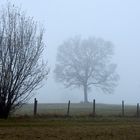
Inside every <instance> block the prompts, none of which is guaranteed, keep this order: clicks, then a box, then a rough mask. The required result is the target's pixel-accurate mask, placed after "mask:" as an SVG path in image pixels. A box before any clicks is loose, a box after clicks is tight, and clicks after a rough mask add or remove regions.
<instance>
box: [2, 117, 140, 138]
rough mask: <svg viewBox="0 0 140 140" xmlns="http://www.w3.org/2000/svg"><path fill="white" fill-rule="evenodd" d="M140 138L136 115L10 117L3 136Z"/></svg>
mask: <svg viewBox="0 0 140 140" xmlns="http://www.w3.org/2000/svg"><path fill="white" fill-rule="evenodd" d="M30 139H31V140H140V120H139V119H137V118H104V117H103V118H102V117H100V118H91V117H85V118H80V117H78V118H73V117H72V118H46V117H43V118H41V117H37V118H25V117H23V118H10V119H8V120H0V140H30Z"/></svg>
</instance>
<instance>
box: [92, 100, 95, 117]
mask: <svg viewBox="0 0 140 140" xmlns="http://www.w3.org/2000/svg"><path fill="white" fill-rule="evenodd" d="M92 113H93V117H95V114H96V113H95V99H94V100H93V112H92Z"/></svg>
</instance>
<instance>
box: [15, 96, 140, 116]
mask: <svg viewBox="0 0 140 140" xmlns="http://www.w3.org/2000/svg"><path fill="white" fill-rule="evenodd" d="M15 115H31V116H37V115H48V116H49V115H52V116H53V115H54V116H91V117H98V116H116V117H117V116H118V117H140V108H139V103H137V104H136V105H128V104H125V102H124V101H122V102H120V104H101V103H97V102H96V100H95V99H94V100H93V102H92V103H72V102H71V101H70V100H69V101H68V103H44V104H42V103H39V102H38V101H37V99H36V98H35V99H34V103H33V104H27V105H24V106H23V107H22V108H21V109H20V110H18V111H16V112H15Z"/></svg>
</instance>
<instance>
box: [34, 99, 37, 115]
mask: <svg viewBox="0 0 140 140" xmlns="http://www.w3.org/2000/svg"><path fill="white" fill-rule="evenodd" d="M36 114H37V100H36V98H35V99H34V116H36Z"/></svg>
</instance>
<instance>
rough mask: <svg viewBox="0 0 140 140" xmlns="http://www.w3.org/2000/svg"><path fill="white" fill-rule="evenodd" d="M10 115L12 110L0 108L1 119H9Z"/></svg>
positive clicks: (4, 107)
mask: <svg viewBox="0 0 140 140" xmlns="http://www.w3.org/2000/svg"><path fill="white" fill-rule="evenodd" d="M9 114H10V110H9V108H8V107H6V106H2V105H1V106H0V119H7V118H8V116H9Z"/></svg>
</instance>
